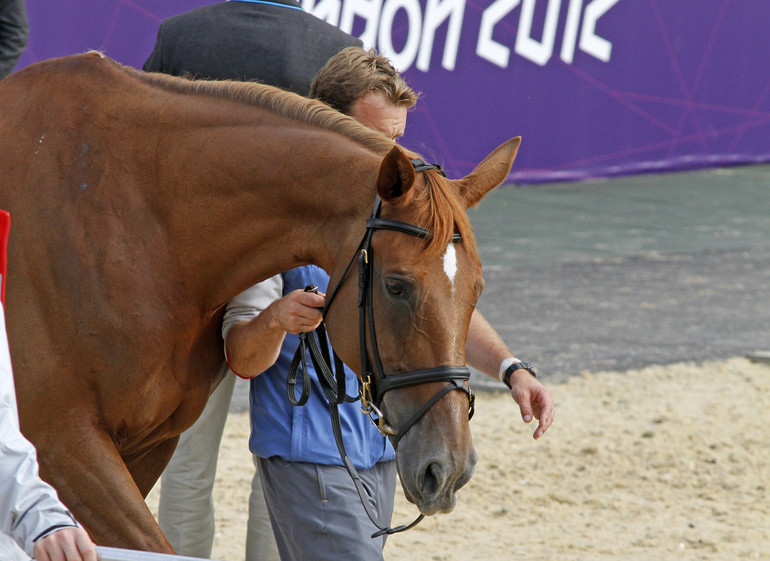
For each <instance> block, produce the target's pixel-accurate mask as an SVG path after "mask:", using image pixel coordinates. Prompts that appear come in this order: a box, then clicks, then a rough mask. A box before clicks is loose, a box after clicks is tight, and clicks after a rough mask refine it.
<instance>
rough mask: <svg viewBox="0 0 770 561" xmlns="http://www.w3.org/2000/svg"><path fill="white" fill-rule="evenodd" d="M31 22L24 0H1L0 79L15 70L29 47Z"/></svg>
mask: <svg viewBox="0 0 770 561" xmlns="http://www.w3.org/2000/svg"><path fill="white" fill-rule="evenodd" d="M28 38H29V22H28V21H27V6H26V4H25V3H24V0H0V80H2V79H3V78H5V77H6V76H8V75H9V74H10V73H11V72H13V69H14V67H15V66H16V63H17V62H19V58H20V57H21V55H22V54H24V49H26V48H27V39H28Z"/></svg>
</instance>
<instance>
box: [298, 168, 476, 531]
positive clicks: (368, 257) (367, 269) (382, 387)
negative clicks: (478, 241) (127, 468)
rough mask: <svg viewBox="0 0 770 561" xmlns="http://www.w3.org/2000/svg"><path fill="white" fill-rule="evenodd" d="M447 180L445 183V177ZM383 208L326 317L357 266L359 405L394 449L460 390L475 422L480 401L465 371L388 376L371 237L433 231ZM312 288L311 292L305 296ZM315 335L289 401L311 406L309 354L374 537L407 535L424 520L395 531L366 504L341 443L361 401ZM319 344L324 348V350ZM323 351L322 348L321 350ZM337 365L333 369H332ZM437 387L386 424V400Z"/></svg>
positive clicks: (303, 343) (301, 355) (307, 336)
mask: <svg viewBox="0 0 770 561" xmlns="http://www.w3.org/2000/svg"><path fill="white" fill-rule="evenodd" d="M411 163H412V166H413V167H414V171H415V172H421V171H425V170H429V169H434V170H437V171H438V172H439V173H440V174H441V175H444V172H443V171H442V170H441V168H440V167H439V166H437V165H434V164H429V163H426V162H424V161H423V160H421V159H419V158H417V159H414V160H411ZM444 177H446V176H445V175H444ZM381 208H382V200H381V199H380V197H379V196H375V199H374V204H373V206H372V213H371V216H370V217H369V219H367V221H366V232H365V233H364V236H363V238H362V240H361V242H360V243H359V245H358V248H357V250H356V252H355V254H354V255H353V257H352V258H351V260H350V262H349V263H348V265H347V267H346V268H345V270H344V272H343V273H342V276H341V277H340V278H339V280H338V281H337V284H336V285H335V286H334V288H333V289H332V290H331V291H329V292H328V294H327V295H326V304H325V306H324V309H323V317H324V318H325V317H326V314H327V312H328V310H329V307H330V306H331V304H332V302H333V301H334V297H335V296H336V294H337V291H338V290H339V288H340V287H341V286H342V283H343V282H344V281H345V279H346V277H347V276H348V273H349V272H350V270H351V268H352V266H353V263H355V262H356V261H357V262H358V309H359V325H358V329H359V347H360V355H361V370H360V372H361V380H362V382H361V383H360V384H361V387H360V391H359V394H360V399H361V403H362V406H361V411H363V412H364V413H365V414H367V415H369V417H370V418H371V420H372V422H373V423H374V424H375V426H377V428H378V429H379V430H380V432H381V433H382V434H383V436H386V437H390V439H391V441H392V443H393V447H394V448H395V447H397V446H398V442H399V440H400V439H401V438H402V437H403V436H404V435H405V434H406V432H407V431H408V430H409V429H410V428H412V427H413V426H414V425H415V424H416V423H417V422H418V421H419V420H420V419H421V418H422V417H423V416H424V415H425V414H426V413H427V412H428V410H429V409H430V408H431V407H432V406H433V405H434V404H435V403H436V402H438V400H440V399H441V398H442V397H444V396H445V395H446V394H447V393H449V392H451V391H453V390H461V391H464V392H466V393H467V394H468V401H469V404H468V418H469V419H470V418H471V417H473V413H474V404H475V396H474V394H473V391H472V390H471V388H470V387H469V386H467V385H466V384H465V382H467V381H468V379H469V378H470V371H469V370H468V368H467V367H466V366H436V367H433V368H426V369H422V370H413V371H411V372H402V373H398V374H390V375H388V376H386V375H385V372H384V369H383V366H382V361H381V359H380V353H379V350H378V347H377V337H376V334H375V329H374V309H373V290H374V283H373V280H372V277H373V275H372V262H373V253H372V237H373V235H374V232H375V231H377V230H393V231H396V232H401V233H404V234H408V235H410V236H416V237H418V238H423V239H427V238H430V236H431V235H432V234H431V232H430V231H429V230H426V229H425V228H421V227H419V226H414V225H413V224H408V223H406V222H399V221H396V220H387V219H383V218H380V211H381ZM461 241H462V236H461V235H460V234H454V235H453V236H452V242H453V243H459V242H461ZM312 288H313V287H307V288H306V290H309V289H311V290H312ZM367 326H368V328H369V329H368V332H369V344H370V346H371V347H370V348H371V350H372V357H373V360H372V361H371V362H372V363H373V366H374V379H372V373H371V370H370V361H369V358H368V355H367V352H366V348H367V345H366V344H367V337H366V333H367V329H366V328H367ZM315 332H316V335H317V336H318V340H319V342H316V340H315V338H314V337H312V332H311V333H301V334H300V344H299V347H298V348H297V352H296V354H295V355H294V359H293V360H292V364H291V366H290V368H289V376H288V378H287V393H288V396H289V401H290V402H291V403H292V404H293V405H302V404H304V403H305V402H306V401H307V398H308V396H309V394H310V377H309V374H308V371H307V367H306V366H307V359H306V354H307V351H310V357H311V360H312V361H313V366H314V367H315V370H316V373H317V374H318V380H319V382H320V383H321V387H322V390H323V392H324V395H325V396H326V398H327V399H328V401H329V410H330V414H331V419H332V429H333V431H334V438H335V441H336V443H337V448H338V450H339V452H340V457H341V458H342V460H343V463H344V464H345V466H346V467H347V469H348V472H349V473H350V476H351V478H352V479H353V482H354V483H355V485H356V488H357V489H358V493H359V495H360V497H361V501H362V503H363V505H364V508H365V509H366V512H367V514H368V515H369V518H370V519H371V520H372V522H373V523H374V524H375V526H377V527H378V528H379V531H378V532H375V533H374V534H372V537H373V538H374V537H377V536H381V535H383V534H394V533H396V532H402V531H404V530H408V529H409V528H412V527H413V526H415V525H416V524H417V523H418V522H420V520H422V518H423V516H424V515H422V514H420V515H419V516H418V517H417V519H416V520H414V521H413V522H412V523H411V524H409V525H404V526H398V527H396V528H390V527H388V526H386V525H381V524H380V523H379V522H378V520H377V515H376V513H375V512H374V511H373V509H372V507H371V505H370V503H369V501H368V500H366V494H365V493H366V491H365V489H364V488H363V484H362V483H361V479H360V477H359V476H358V473H357V472H356V469H355V467H354V466H353V463H352V462H351V461H350V459H349V458H348V455H347V453H346V452H345V446H344V443H343V442H342V430H341V425H340V420H339V411H338V406H339V405H340V404H342V403H343V402H344V401H349V402H353V401H357V399H358V397H359V396H356V397H355V398H353V397H350V396H348V395H347V394H346V391H345V371H344V366H343V364H342V361H341V360H340V359H339V357H338V356H337V354H336V353H333V356H329V344H328V338H327V336H326V328H325V326H324V323H323V321H322V322H321V324H320V325H319V326H318V328H317V329H316V331H315ZM319 343H320V344H319ZM319 347H320V348H319ZM300 363H302V366H303V368H302V372H303V379H302V381H301V382H300V391H301V395H300V397H299V398H297V397H296V386H297V373H298V370H299V365H300ZM332 365H333V366H332ZM434 382H446V383H447V385H445V386H444V387H442V388H441V389H440V390H439V391H438V392H437V393H436V394H434V395H433V397H431V398H430V399H429V400H428V401H427V402H426V403H424V404H423V405H422V406H421V407H420V408H419V409H418V410H417V411H416V412H415V413H414V414H412V416H411V417H410V418H409V420H408V421H407V422H406V423H404V425H403V426H401V427H396V428H394V427H393V425H392V424H391V423H389V422H388V421H387V420H386V419H385V415H384V414H383V413H382V410H381V407H382V400H383V397H384V396H385V394H386V393H387V392H389V391H392V390H397V389H401V388H406V387H410V386H416V385H419V384H428V383H434Z"/></svg>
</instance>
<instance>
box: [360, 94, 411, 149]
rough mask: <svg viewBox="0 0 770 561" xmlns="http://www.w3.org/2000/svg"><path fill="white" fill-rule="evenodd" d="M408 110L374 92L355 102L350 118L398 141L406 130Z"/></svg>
mask: <svg viewBox="0 0 770 561" xmlns="http://www.w3.org/2000/svg"><path fill="white" fill-rule="evenodd" d="M406 109H407V108H406V107H403V106H400V105H395V104H393V102H391V101H390V100H388V98H387V97H385V94H383V93H380V92H376V91H372V92H369V93H368V94H366V95H365V96H364V97H362V98H360V99H357V100H356V101H354V102H353V105H351V106H350V116H351V117H353V118H354V119H357V120H358V121H359V122H360V123H362V124H364V125H366V126H367V127H369V128H370V129H374V130H376V131H379V132H381V133H383V134H384V135H386V136H387V137H388V138H390V139H391V140H397V139H398V138H399V137H401V136H403V135H404V130H405V129H406Z"/></svg>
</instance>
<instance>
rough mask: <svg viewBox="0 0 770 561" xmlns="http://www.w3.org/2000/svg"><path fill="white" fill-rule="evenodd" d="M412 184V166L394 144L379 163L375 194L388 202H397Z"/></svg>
mask: <svg viewBox="0 0 770 561" xmlns="http://www.w3.org/2000/svg"><path fill="white" fill-rule="evenodd" d="M412 185H414V167H413V166H412V162H410V161H409V158H407V157H406V154H404V151H403V150H401V148H399V147H398V146H394V147H393V148H392V149H391V150H390V152H388V154H387V155H386V156H385V159H383V160H382V163H381V164H380V172H379V173H378V174H377V194H378V195H379V196H380V198H381V199H382V200H383V201H385V202H389V203H397V202H399V201H398V200H397V199H400V198H401V197H403V196H404V195H406V193H407V192H408V191H409V190H410V189H411V188H412Z"/></svg>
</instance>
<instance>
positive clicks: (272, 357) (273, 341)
mask: <svg viewBox="0 0 770 561" xmlns="http://www.w3.org/2000/svg"><path fill="white" fill-rule="evenodd" d="M278 277H280V275H278ZM275 279H276V277H273V279H268V280H267V281H264V282H263V283H259V284H258V285H256V286H255V287H253V288H251V289H249V290H248V291H246V292H244V293H243V294H241V295H239V296H237V297H236V298H234V299H233V300H232V301H231V302H230V303H229V304H228V310H227V312H226V313H225V319H224V322H223V336H224V338H225V353H226V356H227V362H228V364H229V365H230V369H231V370H232V371H233V372H235V373H236V374H237V375H238V376H240V377H241V378H253V377H254V376H256V375H258V374H260V373H262V372H264V371H265V370H267V369H268V368H270V367H271V366H272V365H273V363H275V361H276V360H277V359H278V356H279V354H280V352H281V345H282V344H283V340H284V338H285V337H286V333H295V334H296V333H300V332H303V331H312V330H313V329H315V328H316V327H318V324H320V323H321V320H322V315H321V310H320V308H322V307H323V305H324V297H323V295H319V294H314V293H312V292H305V291H304V290H294V291H292V292H290V293H289V294H287V295H285V296H283V297H282V296H281V290H282V287H283V283H282V281H278V282H276V280H275Z"/></svg>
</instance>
